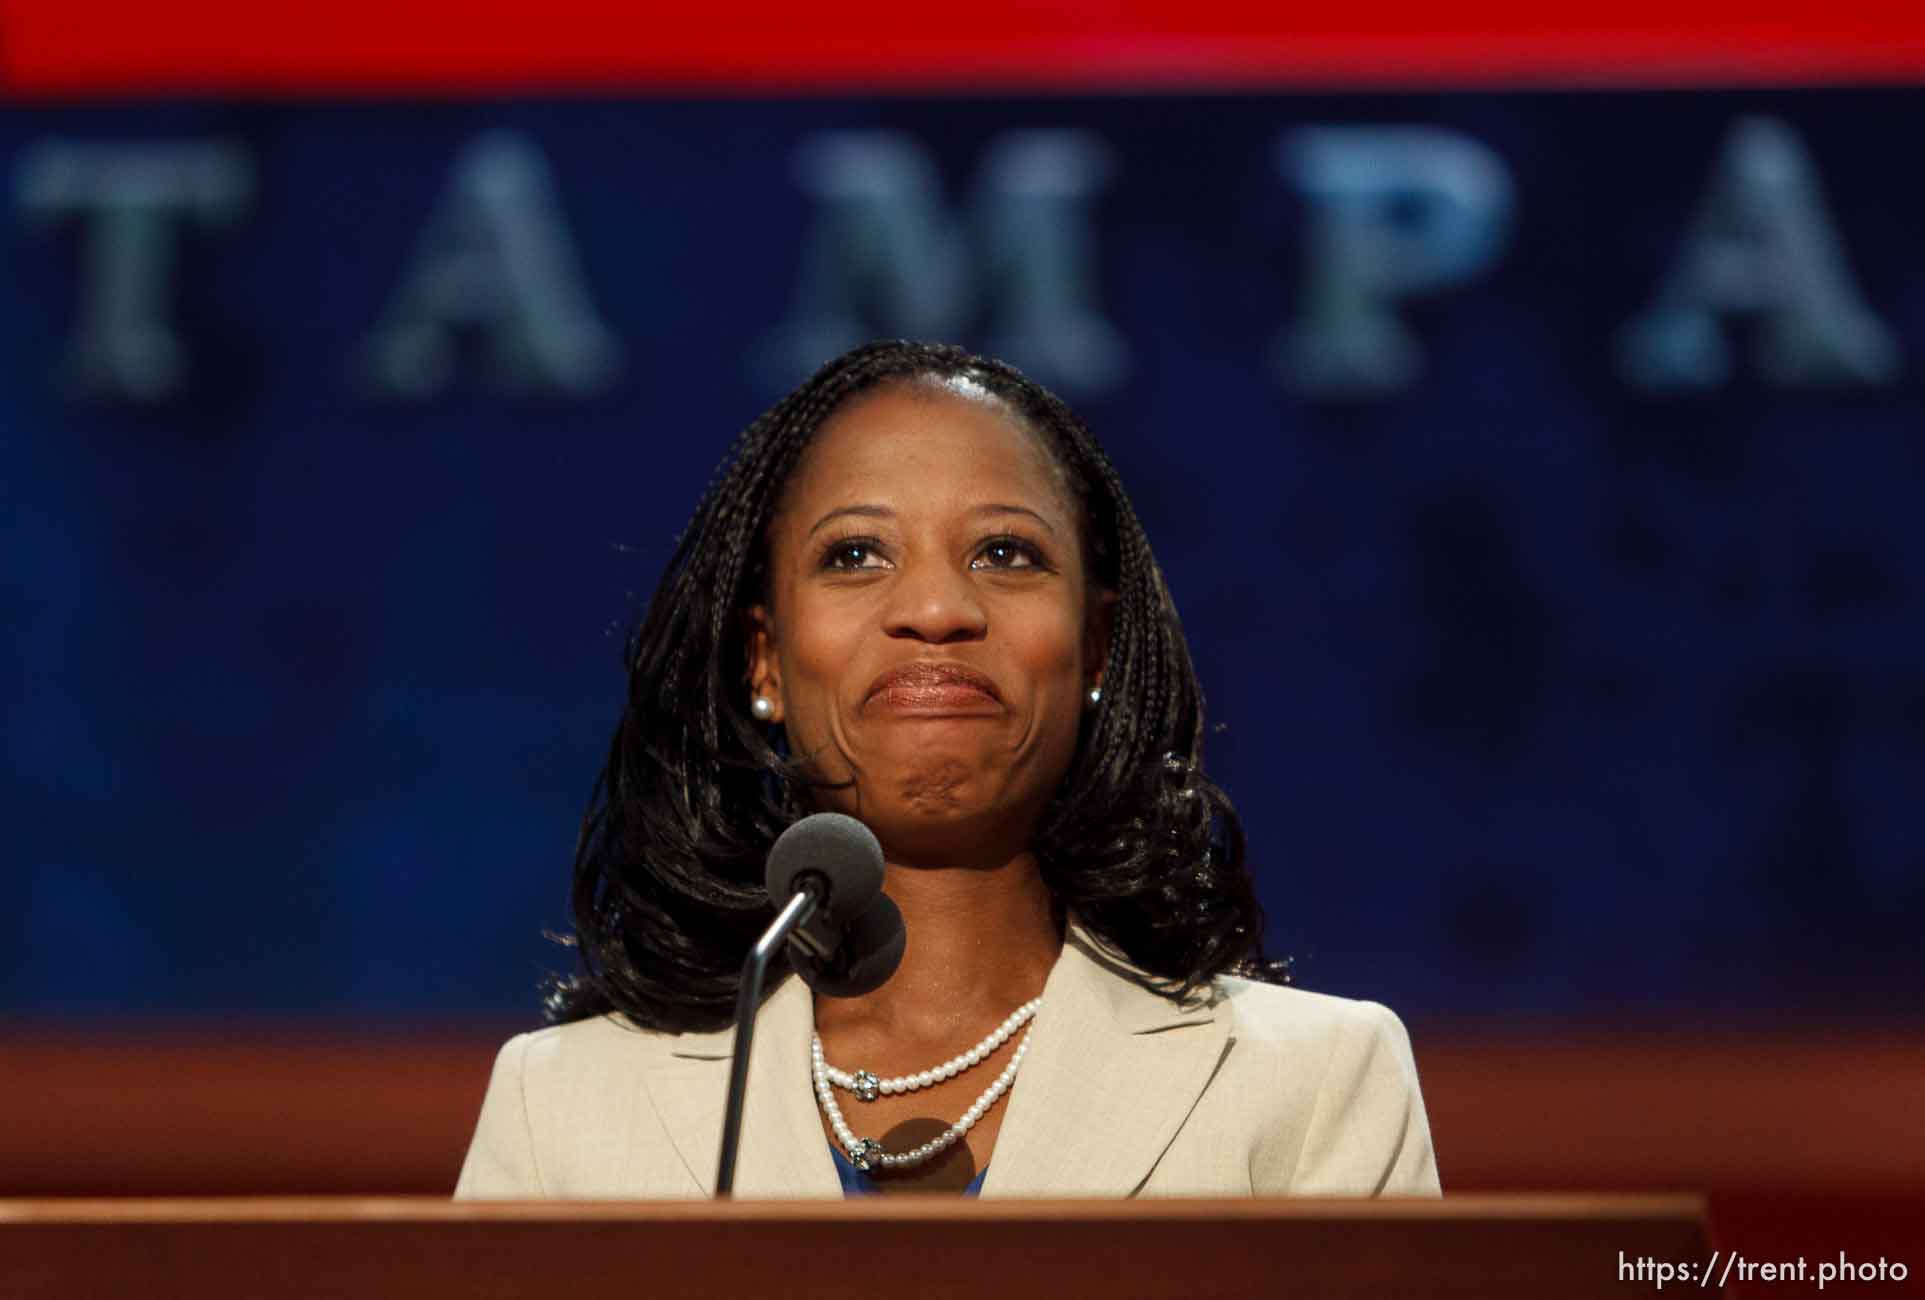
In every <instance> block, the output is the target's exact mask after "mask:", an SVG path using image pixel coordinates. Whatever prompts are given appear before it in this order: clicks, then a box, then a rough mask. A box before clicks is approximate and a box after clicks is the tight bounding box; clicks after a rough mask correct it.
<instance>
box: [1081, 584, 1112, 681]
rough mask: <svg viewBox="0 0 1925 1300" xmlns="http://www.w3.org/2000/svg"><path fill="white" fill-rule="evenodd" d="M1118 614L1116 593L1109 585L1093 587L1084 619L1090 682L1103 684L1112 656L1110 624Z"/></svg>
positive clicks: (1085, 647) (1084, 642)
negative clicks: (1104, 670) (1106, 668)
mask: <svg viewBox="0 0 1925 1300" xmlns="http://www.w3.org/2000/svg"><path fill="white" fill-rule="evenodd" d="M1115 614H1116V593H1115V592H1113V591H1111V590H1110V589H1109V588H1108V587H1091V588H1090V603H1089V613H1088V615H1087V616H1086V617H1085V618H1084V620H1083V663H1084V665H1085V667H1086V669H1087V671H1088V672H1089V674H1090V679H1089V684H1090V685H1091V686H1101V685H1102V684H1103V669H1104V667H1105V666H1106V665H1107V664H1108V663H1109V657H1110V626H1111V623H1112V622H1113V621H1114V618H1115Z"/></svg>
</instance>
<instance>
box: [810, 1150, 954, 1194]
mask: <svg viewBox="0 0 1925 1300" xmlns="http://www.w3.org/2000/svg"><path fill="white" fill-rule="evenodd" d="M829 1154H830V1155H832V1156H834V1157H835V1159H836V1177H837V1178H840V1179H841V1180H842V1194H843V1195H844V1196H845V1197H846V1196H875V1195H877V1194H878V1193H879V1192H881V1191H882V1189H881V1188H880V1187H877V1186H876V1180H875V1179H873V1178H871V1177H869V1175H868V1174H865V1173H864V1172H862V1170H860V1169H857V1168H856V1167H855V1166H854V1165H852V1164H850V1163H849V1157H848V1156H846V1155H844V1154H843V1153H842V1148H841V1147H839V1146H837V1145H836V1144H835V1143H833V1142H831V1143H830V1144H829ZM987 1177H989V1166H988V1165H984V1166H983V1167H982V1168H981V1169H980V1170H978V1171H977V1173H976V1176H975V1177H974V1178H972V1179H970V1180H969V1186H967V1187H965V1188H963V1189H962V1194H963V1195H964V1196H975V1195H976V1194H977V1193H979V1192H981V1191H982V1189H983V1179H985V1178H987Z"/></svg>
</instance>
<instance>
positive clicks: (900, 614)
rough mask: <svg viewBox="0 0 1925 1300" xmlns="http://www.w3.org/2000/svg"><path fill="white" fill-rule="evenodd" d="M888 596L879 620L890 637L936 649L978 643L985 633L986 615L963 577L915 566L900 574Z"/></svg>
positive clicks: (936, 566) (936, 567) (937, 566)
mask: <svg viewBox="0 0 1925 1300" xmlns="http://www.w3.org/2000/svg"><path fill="white" fill-rule="evenodd" d="M890 594H891V599H890V601H889V603H888V606H887V607H886V609H885V611H884V616H883V617H884V628H885V630H886V631H887V632H888V633H889V635H890V636H900V637H910V638H913V639H915V640H919V641H928V642H930V643H932V644H936V645H940V644H942V643H944V642H947V641H977V640H981V639H982V637H983V635H984V634H985V633H987V632H988V631H989V615H988V613H987V611H985V610H984V609H983V604H982V601H981V600H980V599H979V598H978V593H977V591H976V586H975V584H974V583H973V582H971V581H970V579H969V575H968V574H967V573H961V572H958V571H956V570H954V569H951V568H948V567H946V566H944V565H940V564H928V565H917V566H914V567H912V568H909V569H905V570H903V572H902V573H901V574H900V575H899V576H898V577H897V578H896V581H895V584H894V589H893V591H892V592H891V593H890Z"/></svg>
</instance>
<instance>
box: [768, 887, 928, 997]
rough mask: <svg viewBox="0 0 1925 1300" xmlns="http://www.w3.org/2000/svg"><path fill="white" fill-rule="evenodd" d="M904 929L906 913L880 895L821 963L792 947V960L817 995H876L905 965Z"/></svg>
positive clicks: (790, 957) (790, 955)
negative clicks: (903, 964)
mask: <svg viewBox="0 0 1925 1300" xmlns="http://www.w3.org/2000/svg"><path fill="white" fill-rule="evenodd" d="M908 938H909V936H908V932H907V931H906V930H904V929H903V924H902V910H901V909H900V908H898V907H897V906H896V904H895V900H894V899H892V898H890V897H889V895H887V894H877V895H876V896H875V897H874V898H873V899H871V900H869V906H867V907H865V908H863V909H862V911H861V912H860V913H859V914H857V916H856V918H855V919H854V920H853V921H851V922H849V929H848V931H847V933H846V934H844V936H843V939H842V945H841V946H840V947H838V948H837V949H836V950H835V951H834V952H833V953H831V954H829V957H828V960H826V961H819V960H817V959H816V958H815V957H813V956H811V955H810V954H809V953H807V952H804V951H803V950H802V949H800V948H797V947H795V946H794V945H791V946H790V949H789V960H790V962H791V963H792V964H793V965H794V966H795V973H796V974H798V975H800V976H801V977H802V982H803V983H804V984H807V985H808V986H809V987H810V988H812V989H814V990H815V991H816V992H817V993H822V994H826V995H827V996H829V997H832V998H858V997H861V996H862V995H863V994H864V993H874V992H875V991H876V990H877V989H879V988H881V987H882V986H883V985H884V984H887V983H888V982H889V977H890V976H891V975H894V974H895V973H896V967H898V966H900V965H901V964H902V950H903V947H904V945H905V944H906V943H907V942H908Z"/></svg>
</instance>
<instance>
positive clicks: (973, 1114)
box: [809, 998, 1042, 1172]
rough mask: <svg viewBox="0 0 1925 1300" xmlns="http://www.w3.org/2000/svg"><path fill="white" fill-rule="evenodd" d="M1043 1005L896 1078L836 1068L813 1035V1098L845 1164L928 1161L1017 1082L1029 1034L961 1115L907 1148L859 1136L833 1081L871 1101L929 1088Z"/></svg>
mask: <svg viewBox="0 0 1925 1300" xmlns="http://www.w3.org/2000/svg"><path fill="white" fill-rule="evenodd" d="M1041 1005H1042V999H1041V998H1037V999H1036V1000H1035V1001H1033V1002H1027V1003H1025V1004H1023V1005H1022V1006H1021V1007H1018V1008H1017V1009H1016V1012H1015V1014H1013V1015H1011V1016H1010V1017H1009V1019H1008V1020H1005V1021H1004V1022H1003V1023H1002V1024H1001V1025H999V1026H997V1028H996V1030H995V1032H994V1033H992V1034H990V1035H989V1037H987V1038H985V1039H983V1041H982V1042H980V1043H978V1044H976V1046H974V1047H972V1048H970V1049H969V1050H968V1051H967V1052H964V1053H962V1054H961V1055H959V1056H955V1057H952V1058H950V1059H949V1060H947V1061H944V1062H943V1063H942V1064H941V1065H939V1066H937V1067H936V1068H935V1069H933V1070H924V1071H921V1072H920V1073H918V1074H909V1075H903V1076H901V1077H900V1078H896V1079H888V1080H883V1079H878V1078H876V1076H875V1075H873V1074H870V1073H869V1071H867V1070H858V1071H857V1072H856V1073H855V1074H853V1075H851V1074H849V1073H848V1072H847V1071H844V1070H838V1069H836V1068H835V1067H834V1066H831V1065H830V1064H829V1063H828V1062H827V1061H826V1060H824V1059H823V1056H822V1037H821V1035H819V1034H818V1035H814V1036H812V1037H811V1038H810V1042H809V1052H810V1068H811V1072H812V1073H813V1075H814V1077H815V1096H816V1100H817V1101H818V1102H820V1103H821V1105H822V1113H823V1114H825V1115H827V1116H828V1117H829V1128H830V1129H831V1130H832V1131H833V1132H834V1133H835V1135H836V1140H837V1141H838V1142H840V1143H842V1149H843V1150H844V1151H846V1152H848V1153H849V1163H851V1164H853V1165H854V1166H855V1167H856V1168H857V1169H861V1170H863V1171H865V1172H866V1171H868V1170H871V1169H910V1168H913V1167H915V1166H916V1165H919V1164H922V1163H923V1162H924V1161H926V1160H932V1159H934V1158H935V1157H936V1156H939V1155H941V1154H942V1153H943V1152H945V1151H947V1150H948V1149H949V1148H950V1147H952V1146H954V1145H956V1143H958V1142H960V1141H962V1139H963V1135H964V1134H966V1133H968V1132H969V1130H970V1129H972V1128H974V1127H975V1126H976V1121H978V1120H980V1119H981V1118H982V1117H983V1116H984V1115H986V1114H988V1113H989V1110H990V1108H991V1107H993V1106H994V1105H995V1104H996V1103H997V1102H998V1101H1000V1100H1002V1096H1003V1094H1004V1093H1005V1092H1008V1091H1009V1088H1010V1085H1011V1084H1013V1083H1015V1082H1016V1071H1017V1069H1018V1068H1019V1067H1020V1066H1021V1065H1022V1063H1023V1057H1024V1056H1026V1055H1027V1054H1028V1052H1029V1035H1028V1034H1024V1035H1023V1041H1022V1042H1020V1043H1018V1044H1016V1054H1015V1055H1014V1056H1012V1057H1010V1058H1009V1064H1008V1065H1006V1066H1004V1067H1003V1071H1002V1073H1001V1074H999V1075H997V1076H996V1078H995V1081H994V1082H992V1083H991V1084H990V1085H989V1087H988V1088H986V1089H984V1090H983V1094H982V1095H981V1096H980V1097H978V1098H976V1100H975V1102H974V1103H972V1104H971V1105H970V1107H969V1109H968V1110H966V1111H964V1112H963V1115H962V1118H961V1119H959V1120H957V1121H956V1122H955V1123H954V1124H951V1125H950V1126H949V1127H948V1128H947V1129H945V1130H943V1132H942V1133H941V1134H940V1135H938V1136H936V1137H934V1138H931V1139H930V1140H929V1141H927V1142H925V1143H923V1144H922V1145H921V1146H919V1147H915V1148H913V1149H911V1150H908V1151H901V1152H895V1151H884V1150H883V1149H882V1143H880V1142H878V1141H877V1140H876V1139H874V1138H859V1137H857V1136H856V1135H855V1133H854V1131H852V1130H851V1129H850V1128H849V1122H848V1121H847V1120H846V1119H844V1118H843V1117H842V1107H841V1106H839V1105H837V1104H836V1098H835V1088H834V1087H833V1086H831V1085H832V1084H834V1085H839V1086H841V1087H844V1088H849V1089H850V1090H852V1091H854V1092H855V1094H856V1096H858V1097H861V1098H862V1099H863V1100H864V1101H873V1100H874V1099H875V1098H876V1097H877V1096H880V1095H881V1094H882V1092H883V1091H884V1089H885V1088H886V1089H887V1090H888V1091H889V1092H891V1093H896V1092H911V1091H914V1090H915V1089H917V1088H927V1087H929V1086H930V1085H931V1084H934V1083H940V1082H942V1081H943V1080H945V1079H949V1078H953V1077H954V1076H955V1075H956V1074H958V1073H960V1072H961V1071H963V1070H967V1069H969V1068H970V1067H971V1066H973V1065H979V1064H981V1062H982V1060H983V1058H984V1057H986V1056H988V1055H990V1054H991V1053H992V1052H994V1051H995V1050H996V1049H997V1048H998V1047H1000V1046H1002V1045H1003V1043H1004V1042H1006V1041H1008V1039H1009V1036H1010V1035H1011V1034H1013V1033H1015V1032H1016V1030H1017V1029H1019V1028H1021V1027H1022V1025H1023V1023H1024V1022H1025V1021H1027V1020H1029V1019H1030V1018H1032V1017H1033V1016H1034V1015H1035V1014H1036V1009H1037V1008H1038V1007H1039V1006H1041ZM837 1075H840V1076H842V1077H841V1079H837V1078H836V1077H835V1076H837ZM843 1080H848V1082H843ZM891 1085H893V1086H891ZM865 1093H866V1094H868V1095H865Z"/></svg>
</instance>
